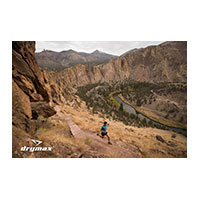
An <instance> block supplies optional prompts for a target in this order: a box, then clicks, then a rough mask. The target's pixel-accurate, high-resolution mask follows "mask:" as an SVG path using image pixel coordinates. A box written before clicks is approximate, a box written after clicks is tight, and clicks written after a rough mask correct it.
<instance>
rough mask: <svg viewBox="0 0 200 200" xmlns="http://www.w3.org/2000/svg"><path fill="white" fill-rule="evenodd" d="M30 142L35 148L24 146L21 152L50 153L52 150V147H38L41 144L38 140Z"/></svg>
mask: <svg viewBox="0 0 200 200" xmlns="http://www.w3.org/2000/svg"><path fill="white" fill-rule="evenodd" d="M32 142H33V143H34V144H35V145H36V146H35V147H27V146H24V147H22V148H21V151H28V152H34V151H52V149H53V147H40V146H39V145H40V144H42V141H40V140H32Z"/></svg>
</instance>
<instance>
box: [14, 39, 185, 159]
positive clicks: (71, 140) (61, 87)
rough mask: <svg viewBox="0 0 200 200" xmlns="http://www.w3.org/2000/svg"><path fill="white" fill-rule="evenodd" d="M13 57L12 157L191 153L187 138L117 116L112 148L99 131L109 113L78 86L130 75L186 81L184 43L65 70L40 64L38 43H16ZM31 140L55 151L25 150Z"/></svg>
mask: <svg viewBox="0 0 200 200" xmlns="http://www.w3.org/2000/svg"><path fill="white" fill-rule="evenodd" d="M95 53H97V54H99V52H94V54H95ZM12 56H13V57H12V82H13V85H12V146H13V147H12V156H13V157H186V156H187V140H186V137H184V136H181V135H180V134H177V133H174V132H172V131H164V130H159V129H156V128H139V127H134V126H129V125H125V124H123V123H122V122H119V121H118V122H117V121H115V120H113V119H110V124H111V131H110V136H111V138H112V141H113V147H108V146H107V143H106V141H105V140H100V139H101V138H99V137H97V136H96V133H97V132H98V131H99V127H100V126H101V124H102V122H103V121H104V120H108V119H109V118H107V117H106V115H105V114H104V113H101V112H98V111H97V112H92V110H91V109H90V108H88V106H87V105H85V102H83V100H81V99H80V98H79V97H78V96H77V95H76V91H77V87H78V86H81V85H82V86H83V85H86V84H88V83H89V84H91V83H93V84H97V85H98V84H99V83H100V82H101V83H103V82H113V83H115V82H116V81H118V82H119V83H123V82H124V81H125V80H129V79H133V80H134V81H146V82H159V81H167V82H184V83H186V78H187V76H186V66H187V63H186V62H187V60H186V43H185V42H167V43H163V44H161V45H158V46H152V47H147V48H145V49H138V50H135V51H130V52H129V53H127V54H125V55H123V56H121V57H119V58H117V59H113V58H111V59H110V60H109V61H108V62H107V63H103V64H97V65H84V64H78V65H75V66H73V67H68V68H66V69H64V70H62V71H61V72H45V71H43V70H41V69H40V67H39V66H38V64H37V61H36V59H35V42H13V51H12ZM156 73H158V76H156ZM162 77H163V79H162ZM156 94H157V95H158V93H156ZM173 100H174V99H173V98H171V101H173ZM169 117H170V116H169ZM32 139H36V140H41V141H42V142H43V143H42V147H44V148H45V147H46V146H51V147H52V148H53V151H49V152H48V151H44V152H41V151H40V152H29V151H21V148H22V147H23V146H33V145H34V144H33V142H32ZM112 150H113V151H112ZM111 151H112V152H111ZM120 152H121V154H120Z"/></svg>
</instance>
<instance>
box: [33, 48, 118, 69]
mask: <svg viewBox="0 0 200 200" xmlns="http://www.w3.org/2000/svg"><path fill="white" fill-rule="evenodd" d="M35 57H36V59H37V62H38V65H39V66H40V67H41V68H42V69H45V70H48V71H51V70H53V71H56V70H61V69H64V68H67V67H70V66H73V65H76V64H86V65H90V66H93V65H96V64H100V63H104V62H106V61H108V60H109V59H111V58H117V56H114V55H110V54H107V53H104V52H101V51H98V50H96V51H94V52H92V53H84V52H76V51H74V50H71V49H70V50H67V51H61V52H54V51H50V50H44V51H42V52H39V53H36V54H35Z"/></svg>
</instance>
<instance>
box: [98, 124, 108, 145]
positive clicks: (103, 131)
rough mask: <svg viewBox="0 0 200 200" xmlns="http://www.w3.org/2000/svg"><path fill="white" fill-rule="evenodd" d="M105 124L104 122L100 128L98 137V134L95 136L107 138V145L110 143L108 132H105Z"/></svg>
mask: <svg viewBox="0 0 200 200" xmlns="http://www.w3.org/2000/svg"><path fill="white" fill-rule="evenodd" d="M107 126H108V124H107V122H104V124H103V126H102V127H101V130H100V131H101V135H99V133H97V135H99V136H100V137H101V138H104V136H106V137H107V138H108V144H112V143H111V142H110V137H109V136H108V131H107Z"/></svg>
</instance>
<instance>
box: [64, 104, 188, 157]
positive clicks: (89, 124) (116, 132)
mask: <svg viewBox="0 0 200 200" xmlns="http://www.w3.org/2000/svg"><path fill="white" fill-rule="evenodd" d="M63 110H65V111H67V112H68V113H70V114H71V115H72V120H73V121H74V122H75V123H76V124H77V125H78V126H79V127H80V128H81V129H84V130H89V131H93V132H98V131H99V130H100V128H101V125H102V123H103V122H104V121H108V120H107V119H105V118H103V117H99V115H98V114H92V113H91V112H90V111H88V110H87V108H86V106H85V104H84V103H81V108H79V109H77V110H76V109H74V108H72V107H69V106H65V107H63ZM108 123H109V126H108V132H109V135H110V136H111V140H112V139H114V140H120V141H122V142H125V143H134V144H135V145H136V146H138V147H139V149H140V150H141V151H142V152H143V155H144V157H175V156H178V157H181V155H180V154H181V153H180V152H182V151H187V140H186V138H185V137H184V136H182V135H180V134H177V133H174V132H172V131H165V130H159V129H154V128H136V127H132V126H126V125H124V124H123V123H122V122H117V121H113V120H110V121H108ZM156 135H160V136H162V137H163V138H164V140H166V141H167V142H168V141H171V142H173V143H175V144H176V147H172V146H169V145H166V144H163V143H161V142H159V141H158V140H157V139H156ZM172 135H175V136H176V137H175V138H172Z"/></svg>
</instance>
